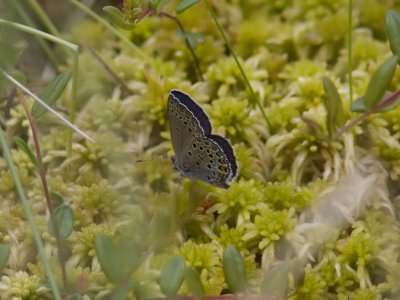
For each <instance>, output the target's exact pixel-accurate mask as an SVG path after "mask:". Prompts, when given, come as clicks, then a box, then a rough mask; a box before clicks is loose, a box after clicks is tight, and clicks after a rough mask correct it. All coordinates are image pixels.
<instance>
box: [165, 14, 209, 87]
mask: <svg viewBox="0 0 400 300" xmlns="http://www.w3.org/2000/svg"><path fill="white" fill-rule="evenodd" d="M160 15H162V16H165V17H167V18H169V19H171V20H173V21H175V23H176V24H177V25H178V27H179V30H180V31H181V32H182V36H183V40H184V41H185V45H186V47H187V48H188V49H189V52H190V54H191V55H192V58H193V61H194V65H195V66H196V71H197V75H198V76H199V79H200V80H201V81H203V73H202V72H201V68H200V63H199V60H198V59H197V56H196V53H195V52H194V50H193V48H192V46H191V45H190V42H189V39H188V37H187V34H186V30H185V28H184V27H183V25H182V23H181V21H179V19H178V18H177V17H176V16H173V15H170V14H169V13H166V12H165V11H162V10H161V11H160Z"/></svg>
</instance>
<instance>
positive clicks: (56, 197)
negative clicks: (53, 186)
mask: <svg viewBox="0 0 400 300" xmlns="http://www.w3.org/2000/svg"><path fill="white" fill-rule="evenodd" d="M50 197H51V200H53V203H54V204H55V205H54V206H55V207H58V206H60V205H62V204H64V202H65V201H64V198H63V196H61V195H60V194H59V193H56V192H50Z"/></svg>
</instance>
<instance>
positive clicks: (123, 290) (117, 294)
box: [112, 280, 132, 300]
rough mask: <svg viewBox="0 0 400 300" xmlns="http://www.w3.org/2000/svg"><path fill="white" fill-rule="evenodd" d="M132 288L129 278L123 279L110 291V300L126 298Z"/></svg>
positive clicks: (124, 299)
mask: <svg viewBox="0 0 400 300" xmlns="http://www.w3.org/2000/svg"><path fill="white" fill-rule="evenodd" d="M131 290H132V282H131V281H130V280H126V281H123V282H122V283H121V284H117V285H115V287H114V289H113V291H112V300H126V299H128V294H129V292H130V291H131Z"/></svg>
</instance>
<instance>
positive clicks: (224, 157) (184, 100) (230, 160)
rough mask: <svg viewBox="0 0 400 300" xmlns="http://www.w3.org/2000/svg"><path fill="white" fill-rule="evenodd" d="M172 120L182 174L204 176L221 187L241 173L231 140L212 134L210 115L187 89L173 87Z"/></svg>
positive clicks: (172, 136)
mask: <svg viewBox="0 0 400 300" xmlns="http://www.w3.org/2000/svg"><path fill="white" fill-rule="evenodd" d="M168 121H169V129H170V132H171V141H172V146H173V148H174V151H175V156H173V157H172V162H173V163H174V165H175V167H176V168H177V169H178V172H179V176H180V177H187V178H194V179H200V180H203V181H205V182H208V183H211V184H213V185H215V186H218V187H221V188H225V189H227V188H229V185H228V183H229V182H231V181H232V180H233V179H234V178H235V177H236V176H237V175H238V166H237V162H236V157H235V154H234V152H233V148H232V145H231V144H230V142H229V141H228V140H227V139H226V138H224V137H222V136H220V135H216V134H211V130H212V126H211V123H210V119H209V118H208V116H207V115H206V113H205V112H204V110H203V109H202V108H201V107H200V106H199V105H198V104H196V102H194V100H193V99H192V98H191V97H190V96H189V95H188V94H186V93H184V92H181V91H179V90H172V91H171V92H170V93H169V97H168Z"/></svg>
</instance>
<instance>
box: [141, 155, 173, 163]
mask: <svg viewBox="0 0 400 300" xmlns="http://www.w3.org/2000/svg"><path fill="white" fill-rule="evenodd" d="M171 157H172V156H168V155H160V156H153V157H152V158H151V159H138V160H137V161H136V163H142V162H148V161H157V160H164V159H171Z"/></svg>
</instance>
